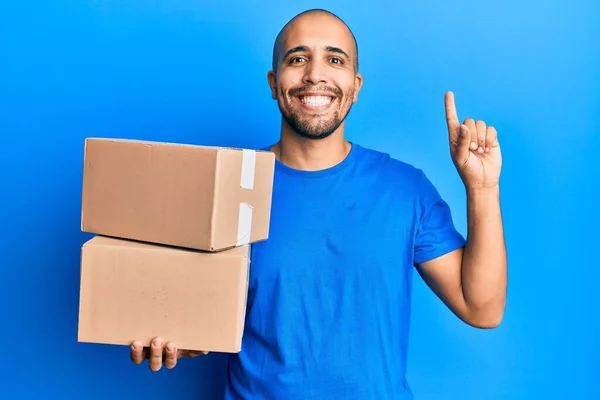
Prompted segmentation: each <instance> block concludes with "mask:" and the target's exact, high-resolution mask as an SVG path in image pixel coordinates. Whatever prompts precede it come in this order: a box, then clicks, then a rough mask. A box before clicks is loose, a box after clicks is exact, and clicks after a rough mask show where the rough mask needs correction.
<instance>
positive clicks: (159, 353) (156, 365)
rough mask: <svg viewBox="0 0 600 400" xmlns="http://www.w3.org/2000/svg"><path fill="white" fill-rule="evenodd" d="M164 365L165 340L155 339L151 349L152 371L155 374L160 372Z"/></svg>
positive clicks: (150, 362)
mask: <svg viewBox="0 0 600 400" xmlns="http://www.w3.org/2000/svg"><path fill="white" fill-rule="evenodd" d="M162 363H163V340H162V339H160V338H155V339H154V340H153V341H152V346H151V347H150V361H149V364H150V369H151V370H152V371H154V372H156V371H158V370H160V368H161V367H162Z"/></svg>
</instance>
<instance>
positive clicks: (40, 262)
mask: <svg viewBox="0 0 600 400" xmlns="http://www.w3.org/2000/svg"><path fill="white" fill-rule="evenodd" d="M258 4H259V3H256V4H254V2H243V1H238V2H228V1H216V2H212V1H211V2H209V1H191V0H180V1H176V2H172V1H160V0H157V1H130V0H120V1H116V0H99V1H91V0H87V1H82V0H78V1H75V0H70V1H54V2H41V1H39V2H33V1H15V2H3V4H2V5H0V137H1V141H0V154H1V157H0V183H1V185H2V186H1V187H2V196H1V197H0V221H2V222H1V223H2V228H3V229H2V230H1V231H0V247H1V251H0V271H1V273H2V279H1V280H0V285H1V286H0V295H1V296H2V302H1V304H2V328H0V338H1V339H2V340H1V342H2V343H3V351H2V354H3V357H2V362H0V398H2V399H25V398H27V399H29V398H40V399H42V398H43V399H66V398H74V399H192V398H197V399H218V398H219V396H220V395H221V394H222V390H223V384H224V380H225V375H224V372H225V357H223V355H221V354H210V355H209V356H207V357H200V358H196V359H193V360H182V361H181V362H180V363H179V365H178V366H177V367H176V368H175V369H174V370H170V371H169V370H164V369H163V370H162V371H160V372H159V373H151V372H150V370H149V369H148V367H147V364H145V365H143V366H136V365H133V364H132V363H131V362H130V361H129V355H128V348H127V347H120V346H105V345H94V344H82V343H77V319H78V301H79V256H80V246H81V245H82V244H83V242H84V241H85V240H87V239H88V238H89V237H90V236H89V235H86V234H83V233H81V232H80V230H79V227H80V225H79V222H80V195H81V194H80V193H81V180H82V156H83V142H84V138H86V137H88V136H117V137H129V138H137V139H150V140H159V141H175V142H182V143H196V144H207V145H224V146H242V147H251V148H258V147H261V146H264V145H265V144H270V143H273V142H274V141H276V140H277V138H278V128H279V113H278V109H277V106H276V103H275V102H274V101H273V100H271V99H270V93H269V88H268V85H267V80H266V76H267V75H266V74H267V71H268V69H269V68H270V61H271V50H272V45H273V40H274V38H275V35H276V34H277V32H278V31H279V29H280V28H281V27H282V25H283V24H284V23H285V22H286V21H287V20H288V19H289V18H290V17H292V16H293V15H294V14H296V13H297V12H300V11H302V10H304V9H307V8H313V7H319V8H328V9H330V10H331V11H333V12H336V13H338V14H339V15H340V16H341V17H342V18H344V19H345V20H346V22H347V23H348V24H349V25H350V27H351V28H352V29H353V30H354V33H355V35H356V37H357V39H358V43H359V48H360V62H361V72H362V74H363V75H364V87H363V90H362V92H361V94H360V97H359V102H358V103H357V104H356V105H355V106H354V108H353V109H352V111H351V114H350V116H349V120H348V125H347V135H348V138H349V139H350V140H352V141H355V142H358V143H360V144H362V145H364V146H367V147H372V148H376V149H378V150H383V151H386V152H389V153H391V154H392V155H393V156H394V157H398V158H401V159H403V160H405V161H407V162H409V163H412V164H414V165H416V166H418V167H420V168H422V169H424V170H425V172H426V173H427V174H428V176H429V177H430V178H431V179H432V181H433V182H434V184H435V185H436V186H437V188H438V189H439V191H440V192H441V194H442V195H443V196H444V198H445V199H447V201H448V202H449V204H450V206H451V207H452V209H453V215H454V220H455V223H456V225H457V227H458V228H459V229H460V230H461V232H463V233H466V213H465V195H464V189H463V186H462V183H461V181H460V179H459V177H458V175H457V173H456V171H455V169H454V167H453V165H452V163H451V160H450V156H449V151H448V142H447V133H446V126H445V119H444V102H443V95H444V92H445V91H446V90H453V91H454V93H455V95H456V101H457V107H458V112H459V117H460V118H461V119H464V118H466V117H473V118H476V119H483V120H485V121H486V122H487V123H488V124H492V125H494V126H495V127H496V128H497V130H498V133H499V138H500V142H501V145H502V149H503V156H504V169H503V174H502V181H501V190H502V192H501V193H502V206H503V213H504V221H505V229H506V238H507V244H508V254H509V257H508V258H509V293H508V305H507V309H506V313H505V318H504V321H503V323H502V325H501V326H500V327H499V328H498V329H495V330H477V329H474V328H470V327H468V326H466V325H465V324H463V323H461V322H460V321H459V320H458V319H457V318H456V317H455V316H454V315H452V314H451V313H450V311H449V310H448V309H447V308H445V306H444V305H443V304H442V303H441V302H440V301H439V300H438V299H437V298H436V297H435V296H434V295H433V294H432V293H431V291H430V290H429V289H428V288H427V287H426V286H425V285H424V284H423V283H422V281H421V279H420V278H419V277H418V275H417V274H415V278H414V281H415V293H414V305H413V313H412V327H411V329H412V330H411V336H410V337H411V342H410V350H409V373H408V378H409V382H410V384H411V386H412V388H413V390H414V392H415V395H416V397H417V398H420V399H441V398H444V399H462V400H465V399H534V398H545V399H550V398H551V399H566V398H570V399H591V398H599V397H600V391H599V390H598V387H597V386H596V385H594V384H593V383H592V382H593V379H595V378H596V377H595V375H596V373H595V372H596V371H598V369H597V360H598V357H599V356H600V353H599V350H598V346H597V345H596V341H595V340H594V339H596V335H597V333H598V322H597V318H596V315H597V306H598V297H597V293H598V289H597V285H598V280H599V279H600V272H599V268H598V263H597V261H596V260H597V256H596V253H595V251H596V250H597V249H598V248H597V247H596V246H597V245H598V244H597V243H598V242H597V239H596V237H597V229H598V226H599V222H600V218H599V217H598V213H597V209H598V208H597V207H598V195H597V190H598V188H599V186H600V179H599V176H598V175H599V172H600V171H599V168H598V147H599V146H600V134H599V129H600V111H599V110H600V107H599V104H600V73H599V72H598V71H600V28H599V24H598V21H600V13H599V12H598V9H597V6H596V5H595V4H596V3H595V2H593V1H591V0H588V1H584V0H580V1H565V0H559V1H545V2H542V1H532V2H524V1H514V0H510V1H504V2H492V1H479V2H474V1H466V0H457V1H438V2H407V1H377V0H373V1H366V2H363V1H360V2H358V1H354V0H352V2H351V3H346V2H344V1H337V2H336V1H320V2H317V1H305V2H302V1H287V2H286V1H263V2H260V5H258Z"/></svg>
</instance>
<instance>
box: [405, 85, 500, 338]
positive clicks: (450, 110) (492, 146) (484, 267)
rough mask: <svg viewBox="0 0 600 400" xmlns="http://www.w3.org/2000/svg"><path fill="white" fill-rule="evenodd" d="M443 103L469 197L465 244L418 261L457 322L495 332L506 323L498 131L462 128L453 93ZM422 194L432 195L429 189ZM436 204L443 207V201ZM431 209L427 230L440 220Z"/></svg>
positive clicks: (468, 123) (476, 125)
mask: <svg viewBox="0 0 600 400" xmlns="http://www.w3.org/2000/svg"><path fill="white" fill-rule="evenodd" d="M445 103H446V122H447V126H448V138H449V144H450V154H451V156H452V161H453V163H454V165H455V166H456V169H457V171H458V173H459V175H460V177H461V179H462V181H463V183H464V185H465V188H466V191H467V226H468V232H467V240H466V243H465V245H464V246H463V247H461V248H458V249H456V250H453V251H448V252H446V254H443V255H439V256H438V254H434V255H432V256H429V257H427V256H424V257H421V259H417V260H416V261H417V268H418V271H419V273H420V274H421V276H422V277H423V280H424V281H425V282H426V283H427V285H428V286H429V287H430V288H431V289H432V290H433V291H434V292H435V293H436V294H437V295H438V297H440V299H441V300H442V301H443V302H444V303H445V304H446V305H447V306H448V307H449V308H450V309H451V310H452V311H453V312H454V313H455V314H456V315H457V316H458V317H459V318H461V319H462V320H463V321H465V322H466V323H468V324H470V325H473V326H476V327H480V328H493V327H496V326H498V325H499V324H500V321H501V320H502V316H503V314H504V307H505V304H506V286H507V262H506V247H505V243H504V232H503V227H502V215H501V210H500V190H499V179H500V170H501V167H502V156H501V153H500V145H499V143H498V139H497V133H496V130H495V129H494V128H493V127H491V126H486V124H485V123H484V122H483V121H477V122H475V121H474V120H473V119H471V118H467V119H466V120H465V121H464V123H463V124H460V123H459V122H458V116H457V113H456V106H455V104H454V94H453V93H452V92H447V93H446V96H445ZM423 191H424V193H425V194H426V193H428V192H431V193H433V190H432V189H429V190H428V187H427V186H424V187H423ZM434 194H435V193H434ZM433 199H434V201H437V203H438V204H439V203H441V199H439V197H434V198H433ZM430 202H431V201H430ZM437 208H438V209H440V210H444V208H443V207H437ZM432 209H433V210H435V208H429V209H428V210H429V211H428V213H429V214H431V215H429V216H428V215H425V216H424V218H425V219H424V221H425V223H424V226H425V228H427V229H431V228H429V226H433V227H436V225H435V224H429V225H428V224H427V220H428V219H432V220H434V221H435V220H436V219H438V218H440V217H438V216H437V215H436V214H435V213H440V212H439V211H435V212H433V211H431V210H432ZM442 213H446V216H445V217H443V218H444V219H442V220H446V221H447V220H449V219H450V217H449V211H442ZM440 226H441V225H440ZM448 228H450V224H449V222H447V223H446V228H444V230H443V231H442V230H440V232H445V233H448V232H449V234H450V235H451V236H449V237H452V231H451V230H449V229H448ZM436 229H438V230H439V229H440V228H439V227H436ZM434 232H437V231H434ZM426 236H427V235H425V237H426ZM433 236H435V235H433ZM437 245H438V247H439V244H437ZM419 261H421V262H419Z"/></svg>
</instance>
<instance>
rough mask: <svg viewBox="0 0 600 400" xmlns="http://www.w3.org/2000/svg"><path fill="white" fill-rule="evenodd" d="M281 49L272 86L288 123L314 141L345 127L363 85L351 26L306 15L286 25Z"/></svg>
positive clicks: (319, 15)
mask: <svg viewBox="0 0 600 400" xmlns="http://www.w3.org/2000/svg"><path fill="white" fill-rule="evenodd" d="M278 46H279V57H278V60H276V62H277V61H278V65H277V68H276V71H270V72H269V85H270V87H271V92H272V97H273V99H276V100H277V104H278V106H279V110H280V111H281V114H282V116H283V120H284V123H285V124H287V126H288V127H289V128H291V131H293V132H295V133H296V134H298V135H300V136H303V137H306V138H310V139H322V138H325V137H328V136H329V135H331V134H332V133H334V132H335V131H337V130H340V129H342V128H343V123H344V120H345V118H346V116H347V115H348V112H349V111H350V108H351V107H352V104H353V103H354V102H356V100H357V96H358V92H359V90H360V88H361V85H362V77H361V76H360V74H358V73H357V72H356V68H357V62H356V58H357V54H356V45H355V42H354V38H353V36H352V33H351V32H350V31H349V30H348V28H347V27H346V25H345V24H344V23H343V22H341V21H340V20H338V19H337V18H335V17H333V16H331V15H328V14H325V13H312V14H306V15H302V16H300V17H298V18H297V19H295V20H294V21H293V22H292V23H291V24H289V25H288V26H287V27H286V29H285V31H284V32H283V36H282V37H281V40H280V41H279V43H278Z"/></svg>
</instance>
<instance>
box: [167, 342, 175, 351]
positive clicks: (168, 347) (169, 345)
mask: <svg viewBox="0 0 600 400" xmlns="http://www.w3.org/2000/svg"><path fill="white" fill-rule="evenodd" d="M167 351H168V352H169V353H172V352H173V351H175V346H174V345H172V344H171V343H169V344H168V345H167Z"/></svg>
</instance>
